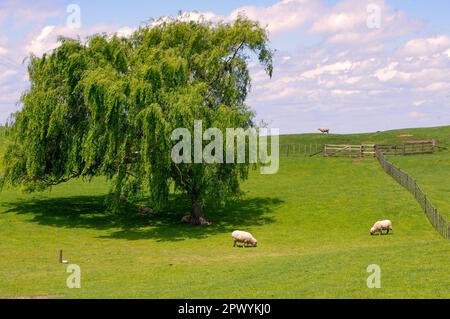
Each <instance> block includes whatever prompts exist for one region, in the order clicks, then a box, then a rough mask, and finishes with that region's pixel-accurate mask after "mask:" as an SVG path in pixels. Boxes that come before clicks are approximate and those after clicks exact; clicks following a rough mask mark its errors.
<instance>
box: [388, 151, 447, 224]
mask: <svg viewBox="0 0 450 319" xmlns="http://www.w3.org/2000/svg"><path fill="white" fill-rule="evenodd" d="M390 160H391V161H392V162H393V163H395V164H396V165H397V166H399V167H401V168H402V169H403V171H405V172H408V173H409V174H410V175H411V176H414V178H415V179H416V180H417V183H418V184H419V185H420V187H421V188H422V190H423V191H424V192H425V194H427V196H428V199H429V200H430V201H431V202H432V203H433V205H434V206H435V207H436V208H437V209H438V210H439V212H440V213H442V215H443V216H445V217H446V218H447V220H450V200H449V199H450V152H439V153H435V154H426V155H420V156H406V157H403V156H402V157H392V158H390Z"/></svg>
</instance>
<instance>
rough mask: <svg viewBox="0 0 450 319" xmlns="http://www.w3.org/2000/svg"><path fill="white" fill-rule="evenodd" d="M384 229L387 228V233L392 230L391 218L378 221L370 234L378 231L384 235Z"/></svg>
mask: <svg viewBox="0 0 450 319" xmlns="http://www.w3.org/2000/svg"><path fill="white" fill-rule="evenodd" d="M383 230H386V231H387V232H386V235H387V234H389V231H392V222H391V221H390V220H382V221H378V222H376V223H375V224H374V225H373V227H372V228H371V229H370V235H373V234H375V232H378V233H379V234H380V235H383Z"/></svg>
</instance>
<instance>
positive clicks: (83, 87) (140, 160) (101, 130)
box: [1, 17, 273, 222]
mask: <svg viewBox="0 0 450 319" xmlns="http://www.w3.org/2000/svg"><path fill="white" fill-rule="evenodd" d="M60 41H61V44H60V46H59V47H58V48H56V49H54V50H53V51H51V52H50V53H48V54H44V55H43V56H42V57H36V56H31V57H30V62H29V66H28V74H29V78H30V82H31V87H30V89H29V90H28V91H27V92H25V93H24V94H23V96H22V99H21V101H22V104H23V107H22V109H21V111H19V112H17V113H16V114H14V115H13V119H12V123H13V124H12V126H11V128H10V129H9V132H8V140H7V142H6V143H5V149H4V152H3V154H2V165H1V166H2V172H1V183H2V185H10V186H14V187H20V188H22V189H23V190H25V191H36V190H42V189H45V188H47V187H50V186H52V185H57V184H59V183H62V182H65V181H68V180H70V179H73V178H77V177H87V178H91V177H94V176H107V177H108V178H110V179H111V180H112V185H113V188H112V193H114V194H116V195H119V194H125V195H127V196H130V197H132V196H133V195H136V194H141V193H143V192H146V193H148V194H149V195H150V198H151V201H152V205H153V206H154V207H155V208H157V209H158V208H161V207H163V206H164V205H165V203H166V202H167V199H168V195H169V192H170V189H171V185H172V186H173V187H174V189H175V190H177V191H181V192H183V193H185V194H186V195H187V196H188V197H189V198H190V200H191V202H192V205H193V206H192V207H193V212H194V213H195V215H196V217H197V218H196V219H194V221H197V222H198V216H200V215H201V214H202V207H203V206H204V204H205V203H206V202H208V200H210V199H214V201H219V202H220V201H223V200H225V199H226V198H228V197H230V196H234V195H237V194H239V183H240V181H241V180H242V179H245V178H246V177H247V174H248V170H249V167H250V166H249V164H220V163H216V164H208V165H203V164H187V163H181V164H175V163H174V162H173V161H172V159H171V150H172V147H173V146H174V144H175V143H176V142H174V141H172V140H171V133H172V131H173V130H174V129H175V128H180V127H184V128H189V129H191V130H193V123H194V121H195V120H199V119H200V120H202V121H203V125H204V126H205V127H217V128H219V129H225V128H227V127H242V128H249V127H254V126H255V123H254V113H253V111H252V110H251V109H250V108H249V107H248V106H247V105H246V104H245V99H246V96H247V94H248V92H249V88H250V76H249V70H248V61H249V59H250V56H251V55H252V54H254V55H255V56H256V57H257V59H258V60H259V62H260V63H261V64H262V65H263V66H264V68H265V70H266V71H267V73H268V75H269V76H271V75H272V68H273V67H272V51H271V50H270V48H269V47H268V35H267V32H266V30H265V29H264V28H262V27H260V26H259V24H258V23H257V22H254V21H251V20H249V19H247V18H245V17H239V18H237V19H236V20H235V21H234V22H233V23H211V22H204V21H203V22H192V21H190V22H186V21H180V20H174V21H166V22H162V23H159V24H156V25H151V26H150V25H149V26H143V27H140V28H139V29H138V30H136V31H135V32H134V33H133V35H131V36H130V37H119V36H117V35H113V36H110V35H106V34H97V35H93V36H92V37H90V38H88V39H87V40H86V41H81V40H75V39H68V38H61V39H60Z"/></svg>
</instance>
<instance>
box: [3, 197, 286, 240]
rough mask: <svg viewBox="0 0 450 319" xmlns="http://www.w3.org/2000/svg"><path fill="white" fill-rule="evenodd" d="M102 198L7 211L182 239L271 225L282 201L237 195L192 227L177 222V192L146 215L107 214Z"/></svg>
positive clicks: (122, 235)
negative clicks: (206, 223) (162, 206)
mask: <svg viewBox="0 0 450 319" xmlns="http://www.w3.org/2000/svg"><path fill="white" fill-rule="evenodd" d="M105 199H106V196H77V197H63V198H46V199H33V200H30V201H21V202H14V203H9V204H6V205H7V206H8V207H9V209H8V210H7V211H6V212H5V213H13V212H14V213H17V214H24V215H29V216H32V218H31V219H30V220H31V221H32V222H36V223H38V224H41V225H47V226H54V227H63V228H89V229H98V230H105V231H108V230H110V232H109V233H108V234H105V235H102V236H100V238H117V239H127V240H139V239H154V240H157V241H180V240H184V239H189V238H196V239H201V238H206V237H208V236H211V235H214V234H218V233H223V232H230V231H232V230H235V229H245V228H247V227H253V226H260V225H264V224H268V223H272V222H274V214H273V212H274V211H275V210H276V209H277V208H278V207H280V206H281V205H282V204H283V201H282V200H280V199H278V198H270V197H263V198H262V197H258V198H250V199H240V200H236V201H233V202H230V203H228V204H227V205H226V206H225V207H222V208H216V209H215V208H206V210H205V214H206V215H207V218H208V219H211V220H212V221H213V223H214V224H213V225H211V226H192V225H186V224H182V223H181V221H180V220H181V217H183V216H184V215H187V214H189V203H188V201H186V200H185V199H184V198H181V197H178V196H174V197H172V198H171V200H170V202H169V205H168V207H167V208H166V209H165V210H164V211H161V212H158V213H155V214H152V215H150V216H142V215H140V214H138V212H137V209H136V207H135V206H133V205H130V204H127V205H124V207H122V214H120V215H115V214H111V213H108V212H107V211H106V206H105Z"/></svg>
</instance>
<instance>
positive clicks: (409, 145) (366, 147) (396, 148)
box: [280, 139, 450, 157]
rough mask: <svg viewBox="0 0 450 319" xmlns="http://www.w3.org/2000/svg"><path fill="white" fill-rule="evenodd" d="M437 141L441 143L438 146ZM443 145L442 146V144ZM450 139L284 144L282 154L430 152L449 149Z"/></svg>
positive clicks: (348, 154) (294, 155)
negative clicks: (397, 142)
mask: <svg viewBox="0 0 450 319" xmlns="http://www.w3.org/2000/svg"><path fill="white" fill-rule="evenodd" d="M437 143H439V144H440V145H439V146H438V145H437ZM441 145H442V146H441ZM446 145H450V139H448V140H447V139H441V140H427V141H410V142H407V141H405V142H403V143H401V144H362V145H350V144H340V145H332V144H282V145H280V155H281V156H286V157H302V156H303V157H306V156H314V155H318V154H323V156H325V157H375V150H376V149H379V150H381V152H382V153H383V154H385V155H414V154H429V153H434V152H436V151H440V150H443V149H448V148H449V147H447V146H446Z"/></svg>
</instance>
